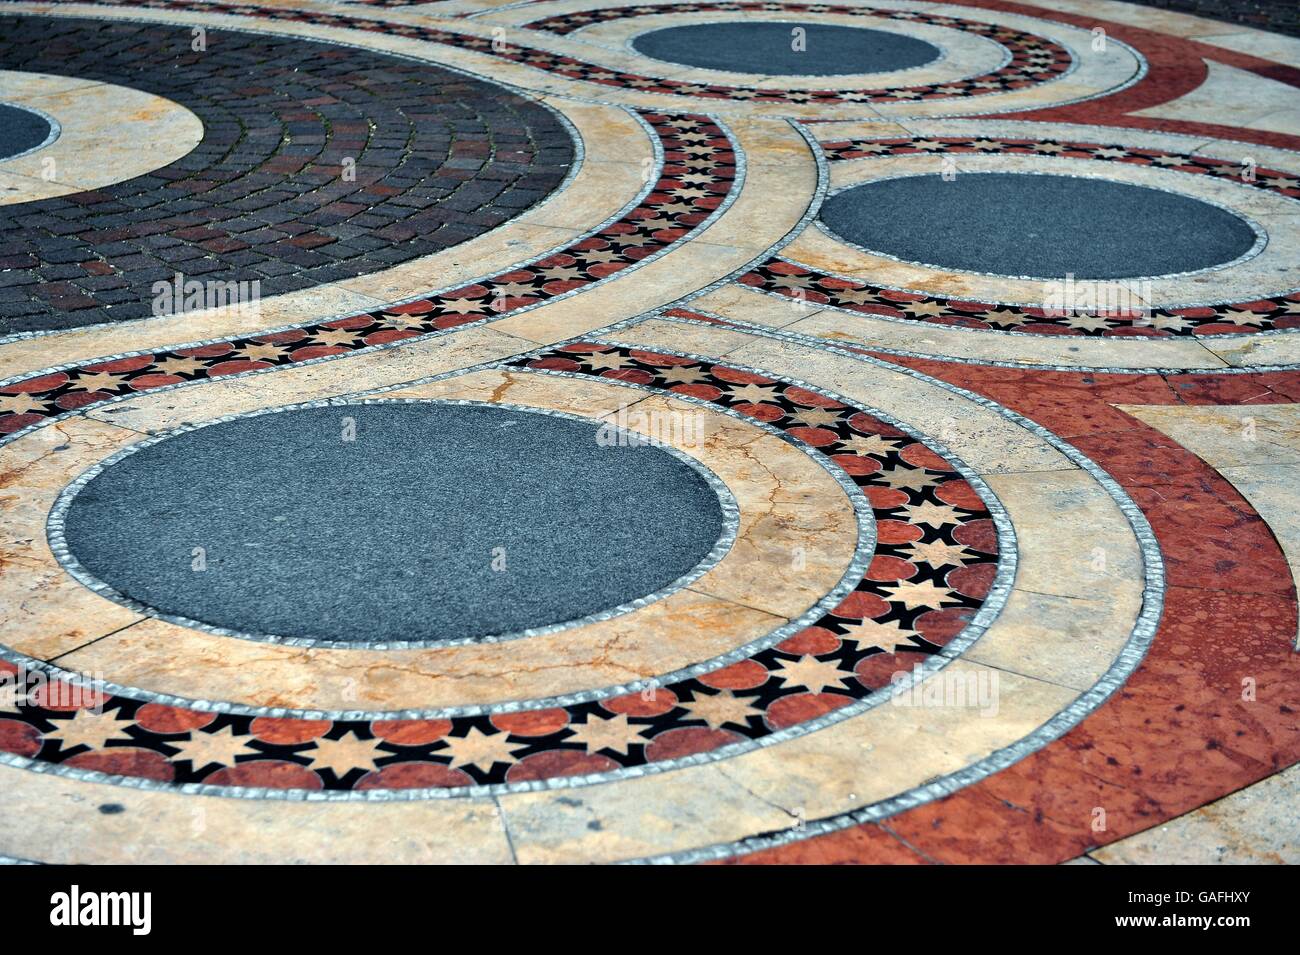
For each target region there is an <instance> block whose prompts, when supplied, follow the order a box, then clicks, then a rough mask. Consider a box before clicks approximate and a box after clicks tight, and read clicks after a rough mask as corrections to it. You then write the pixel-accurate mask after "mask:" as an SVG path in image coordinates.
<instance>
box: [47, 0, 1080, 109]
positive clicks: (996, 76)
mask: <svg viewBox="0 0 1300 955" xmlns="http://www.w3.org/2000/svg"><path fill="white" fill-rule="evenodd" d="M60 2H61V0H60ZM104 2H105V3H107V4H108V5H111V6H129V7H144V8H158V9H166V10H200V9H201V10H206V11H208V12H211V13H232V14H244V15H250V16H256V17H261V18H264V19H268V20H293V21H295V22H302V23H311V24H316V25H320V26H338V27H346V28H350V29H355V30H368V31H372V32H375V33H383V34H389V35H394V36H402V37H409V38H411V39H418V40H426V41H428V42H431V43H442V44H445V45H448V46H453V47H457V48H459V49H463V50H472V51H474V52H476V53H482V54H484V55H487V56H494V57H498V58H500V59H503V60H509V61H512V62H516V63H522V64H525V65H527V66H530V67H532V68H534V69H537V70H541V71H543V72H546V73H554V74H557V75H559V76H565V77H569V78H572V79H577V80H583V81H585V82H588V83H595V84H598V85H601V86H610V87H616V88H621V89H635V90H638V91H640V92H644V93H662V94H665V95H672V96H696V97H701V98H703V99H717V100H729V101H733V102H753V103H824V104H834V103H869V102H888V103H896V102H910V101H923V100H932V99H950V98H953V97H965V96H979V95H984V94H988V93H1005V92H1009V91H1012V90H1019V89H1026V88H1028V87H1031V86H1035V85H1037V84H1039V83H1045V82H1048V81H1050V80H1054V79H1057V78H1059V77H1061V76H1062V75H1064V74H1065V73H1067V72H1069V70H1070V69H1071V67H1072V65H1073V60H1072V59H1071V57H1070V53H1069V51H1068V50H1067V49H1066V48H1065V47H1063V46H1061V45H1060V44H1059V43H1055V42H1053V41H1052V40H1049V39H1047V38H1046V37H1040V36H1035V35H1033V34H1030V33H1024V32H1022V31H1020V30H1015V29H1012V28H1010V27H1003V26H998V25H995V24H990V23H980V22H978V21H974V20H965V19H961V18H957V17H948V16H941V15H937V14H930V13H920V12H914V11H910V10H875V9H872V8H864V7H845V6H840V5H835V4H802V3H794V4H768V3H754V4H748V3H737V4H707V3H706V4H694V3H689V4H679V5H676V9H677V10H680V11H682V12H695V11H698V10H704V11H713V10H719V11H724V12H735V11H739V12H748V11H751V10H758V11H761V12H776V13H784V12H792V13H803V12H813V11H816V12H827V13H843V14H847V15H865V16H874V17H884V18H886V19H891V20H902V21H914V22H916V23H924V24H929V25H931V26H941V27H948V28H951V29H954V30H962V31H965V32H967V33H971V34H973V35H975V36H982V37H986V38H987V39H990V40H993V41H994V42H996V43H1000V44H1001V45H1002V46H1004V47H1006V49H1007V51H1008V53H1009V54H1010V56H1009V59H1008V62H1007V64H1006V65H1005V66H1003V67H1001V68H1000V69H997V70H995V71H993V72H992V73H987V74H984V75H981V76H973V77H965V78H961V79H954V80H952V81H950V82H944V83H930V84H921V85H917V86H903V87H890V88H887V89H859V90H836V89H821V90H782V89H778V88H770V87H743V86H722V85H715V84H702V83H687V82H682V81H679V80H669V79H663V78H658V77H652V76H643V75H641V74H638V73H626V72H622V71H619V70H611V69H606V68H604V67H602V66H598V65H596V64H593V63H588V62H586V61H584V60H580V59H577V58H575V57H571V56H565V55H563V54H559V53H552V52H550V51H547V50H539V49H535V48H532V47H527V46H518V45H515V44H513V43H510V44H500V43H496V42H495V41H494V39H493V38H492V37H487V36H475V35H471V34H462V33H450V32H448V31H445V30H438V29H434V28H431V27H422V26H416V25H413V24H407V23H387V22H384V21H382V20H367V19H364V18H359V17H352V16H347V15H343V14H335V13H322V12H317V11H310V10H297V9H293V10H286V9H280V8H272V7H256V6H244V5H241V4H235V3H224V2H212V0H203V2H198V0H104ZM658 12H661V9H660V8H658V7H647V8H638V7H632V8H625V7H616V8H610V9H608V10H588V11H585V12H584V13H582V14H571V15H568V14H566V15H562V16H560V17H556V18H552V19H548V20H539V21H537V22H535V23H530V24H525V26H527V27H530V28H533V29H551V25H552V24H553V23H555V24H558V25H560V26H566V25H567V24H568V22H569V19H568V18H569V17H571V16H572V17H579V16H581V17H588V18H592V17H602V16H604V17H607V18H609V19H620V18H622V17H624V16H627V15H629V14H631V15H637V14H638V13H658ZM589 22H595V20H594V19H587V20H584V21H581V22H578V23H577V25H575V26H573V29H577V28H578V27H579V26H582V25H585V23H589ZM558 32H567V31H565V30H561V31H558Z"/></svg>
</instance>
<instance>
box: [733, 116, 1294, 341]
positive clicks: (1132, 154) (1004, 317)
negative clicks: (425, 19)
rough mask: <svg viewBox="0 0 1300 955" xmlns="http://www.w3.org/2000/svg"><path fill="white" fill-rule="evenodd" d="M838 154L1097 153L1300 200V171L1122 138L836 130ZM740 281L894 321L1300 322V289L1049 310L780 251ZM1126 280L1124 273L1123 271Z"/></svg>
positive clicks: (1168, 333) (1113, 333)
mask: <svg viewBox="0 0 1300 955" xmlns="http://www.w3.org/2000/svg"><path fill="white" fill-rule="evenodd" d="M818 146H819V148H820V149H821V151H822V155H823V156H824V157H825V158H826V160H828V161H830V162H854V161H867V160H871V159H877V158H884V157H889V156H917V155H985V156H989V155H994V156H1046V157H1050V158H1061V159H1088V160H1096V161H1100V162H1118V163H1125V164H1128V165H1137V166H1154V167H1158V168H1163V169H1169V170H1172V171H1175V172H1181V173H1186V174H1189V175H1203V176H1210V177H1213V178H1217V179H1224V180H1229V181H1235V182H1238V183H1241V184H1242V185H1244V186H1249V187H1253V188H1258V189H1262V190H1264V191H1266V192H1271V193H1274V194H1276V195H1280V196H1282V197H1284V198H1287V199H1294V200H1300V176H1295V175H1292V174H1290V173H1287V172H1285V171H1284V170H1279V169H1273V168H1271V167H1256V168H1254V169H1253V170H1251V175H1250V176H1244V175H1243V174H1244V173H1245V172H1246V169H1245V167H1244V166H1243V165H1242V164H1240V163H1233V162H1230V161H1228V160H1224V159H1215V158H1211V157H1204V156H1193V155H1191V154H1189V153H1178V152H1171V151H1168V150H1163V149H1146V148H1139V147H1129V146H1123V145H1118V144H1107V143H1092V142H1083V141H1073V140H1063V139H1062V140H1058V139H1032V138H1017V137H1006V136H910V137H893V138H859V139H843V140H829V141H826V142H821V143H819V144H818ZM736 281H737V282H738V283H740V284H742V285H746V286H748V287H750V288H754V289H758V290H759V291H763V292H767V293H770V294H775V295H780V296H784V297H787V298H793V299H795V300H797V301H802V302H806V303H808V304H811V305H817V306H830V307H832V308H838V309H843V310H845V311H851V312H859V313H862V314H868V315H875V316H878V317H881V318H885V319H890V320H894V321H919V322H927V323H930V324H935V325H945V326H949V327H955V328H963V329H971V330H976V331H990V330H992V331H1002V332H1012V333H1017V334H1034V335H1058V336H1060V335H1067V336H1068V335H1084V336H1105V337H1124V338H1139V337H1149V338H1168V337H1176V336H1218V335H1249V334H1252V333H1257V332H1261V331H1274V330H1277V331H1280V330H1287V329H1291V328H1295V327H1297V326H1300V290H1296V291H1293V292H1288V293H1286V294H1284V295H1275V296H1271V297H1263V298H1259V299H1253V300H1250V301H1242V302H1230V303H1221V304H1197V305H1186V306H1176V307H1162V308H1153V309H1150V310H1149V311H1148V312H1147V313H1146V314H1145V315H1138V316H1124V315H1112V314H1105V312H1104V310H1102V309H1091V310H1089V309H1073V310H1071V313H1070V314H1066V315H1048V314H1047V313H1046V312H1045V311H1044V309H1042V308H1037V307H1033V306H1025V305H1012V304H1007V303H1001V302H981V301H977V300H973V299H957V298H948V297H943V296H936V295H927V294H925V293H924V292H917V291H911V290H907V289H899V288H891V287H890V286H886V285H874V284H872V283H869V282H862V281H859V280H857V279H853V278H849V277H848V276H843V275H835V274H832V273H828V272H824V271H820V270H818V269H814V268H811V267H809V266H807V265H804V264H802V263H800V262H796V261H794V260H792V259H788V258H785V257H782V256H772V257H771V258H769V259H768V260H767V261H766V262H763V263H762V264H761V265H758V266H756V267H754V268H753V269H751V270H749V271H748V272H747V273H745V274H744V275H741V276H740V277H739V278H737V279H736ZM1116 281H1117V282H1118V283H1120V284H1122V283H1123V282H1124V281H1126V280H1123V279H1120V280H1116Z"/></svg>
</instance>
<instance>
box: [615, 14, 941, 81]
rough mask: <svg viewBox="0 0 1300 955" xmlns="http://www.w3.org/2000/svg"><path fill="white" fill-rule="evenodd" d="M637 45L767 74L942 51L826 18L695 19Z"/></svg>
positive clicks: (879, 63)
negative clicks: (762, 20) (778, 20)
mask: <svg viewBox="0 0 1300 955" xmlns="http://www.w3.org/2000/svg"><path fill="white" fill-rule="evenodd" d="M800 30H801V31H803V33H802V34H797V33H796V32H795V31H800ZM632 46H633V48H634V49H635V50H636V51H637V52H638V53H643V54H645V55H646V56H650V57H654V58H655V59H656V60H666V61H668V62H670V63H682V64H685V65H687V66H699V67H704V68H705V69H713V70H732V71H735V72H738V73H761V74H763V75H765V76H843V75H847V74H854V73H885V72H889V71H891V70H905V69H908V68H910V67H913V66H922V65H924V64H926V63H930V62H933V61H934V60H936V59H938V58H939V56H940V55H941V51H940V49H939V48H938V47H937V46H935V45H934V44H932V43H926V42H925V41H924V40H917V39H915V38H913V37H909V36H904V35H903V34H900V33H889V32H886V31H884V30H867V29H863V28H860V27H845V26H833V25H830V24H824V23H804V24H799V23H692V24H688V25H686V26H676V27H666V28H664V29H662V30H652V31H650V32H649V33H642V34H641V35H640V36H638V37H636V38H635V39H633V40H632Z"/></svg>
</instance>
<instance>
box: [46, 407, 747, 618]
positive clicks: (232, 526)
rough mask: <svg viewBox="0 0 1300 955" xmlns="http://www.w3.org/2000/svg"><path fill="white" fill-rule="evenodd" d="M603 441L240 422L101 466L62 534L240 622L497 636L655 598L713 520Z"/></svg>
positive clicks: (95, 557) (356, 418)
mask: <svg viewBox="0 0 1300 955" xmlns="http://www.w3.org/2000/svg"><path fill="white" fill-rule="evenodd" d="M353 428H354V429H355V438H353V439H349V438H348V437H347V434H346V433H345V432H349V433H350V429H353ZM602 442H603V437H602V432H601V431H600V425H599V424H597V423H595V422H586V421H578V420H572V419H565V418H559V417H556V416H553V415H545V414H538V413H534V412H524V411H514V410H509V409H497V408H486V407H477V406H459V405H450V404H429V403H411V404H372V405H355V406H354V405H348V406H339V407H325V408H313V409H301V410H292V411H286V412H282V413H276V414H269V415H260V416H255V417H248V418H242V419H239V420H236V421H233V422H226V423H222V424H218V425H213V426H211V427H207V428H201V429H198V430H195V431H190V432H185V433H182V434H180V435H178V436H176V437H174V438H171V439H170V440H165V441H162V442H160V443H158V444H155V445H152V446H150V447H148V448H145V449H144V450H141V451H139V452H136V453H134V454H131V455H128V456H127V457H125V458H123V459H122V460H121V461H120V462H119V463H117V464H116V465H114V466H111V467H109V468H107V469H105V470H104V471H103V472H102V473H101V474H100V475H99V476H98V477H96V478H95V479H93V480H92V481H91V482H90V483H89V484H88V485H87V486H86V487H85V488H84V489H83V490H82V491H81V493H80V494H79V495H77V497H76V498H75V499H74V500H73V504H72V506H71V508H70V509H69V512H68V516H67V539H68V543H69V548H70V550H71V552H72V554H73V555H74V556H75V557H76V559H77V560H78V561H80V562H81V564H82V565H84V566H85V567H86V568H87V570H89V571H90V572H91V573H92V574H95V575H96V576H98V577H100V578H102V579H103V580H104V581H106V582H107V583H108V584H109V585H111V586H112V587H114V588H115V589H116V590H118V591H119V592H121V593H124V594H126V595H127V596H129V597H131V598H133V599H135V600H138V601H141V602H142V603H144V604H147V605H149V606H151V607H155V608H157V609H158V610H160V611H162V612H164V613H168V614H173V615H178V616H183V617H187V618H190V619H193V620H197V621H200V622H203V623H207V624H210V625H214V626H218V627H223V628H229V629H232V630H237V631H243V632H250V633H255V634H274V635H279V636H288V637H299V638H315V639H325V640H333V641H366V642H372V641H387V640H416V641H446V640H456V639H463V638H472V637H481V636H485V635H491V634H499V633H508V632H512V631H517V630H522V629H526V628H529V627H538V626H544V625H547V624H554V623H560V622H563V621H566V620H572V619H574V618H577V617H582V616H584V615H587V614H591V613H594V612H597V611H601V610H606V609H609V608H612V607H615V606H617V605H619V604H622V603H626V602H628V601H630V600H634V599H636V598H638V597H643V596H645V595H647V594H650V593H653V592H655V591H656V590H658V589H660V588H662V587H664V586H666V585H668V584H671V583H672V582H673V581H675V580H676V579H677V578H679V577H681V576H682V575H683V574H686V573H687V572H689V571H690V570H691V569H692V568H693V567H695V566H696V565H697V564H698V563H699V562H700V560H701V559H702V558H704V557H705V556H706V555H707V554H708V553H709V551H710V550H711V548H712V547H713V546H714V544H715V543H716V542H717V540H718V538H719V537H720V536H721V534H722V525H721V508H720V506H719V502H718V498H717V495H716V493H715V492H714V491H713V489H712V488H711V487H710V486H709V484H708V483H707V482H706V481H705V480H704V478H702V477H701V476H700V474H699V473H698V472H697V471H695V470H694V469H693V468H692V467H690V466H689V465H687V464H685V463H683V462H682V461H680V460H679V459H677V458H676V457H674V456H672V455H670V454H668V453H667V452H666V451H664V450H662V449H660V448H657V447H654V446H651V445H642V446H635V445H633V446H618V445H613V446H607V445H606V444H604V443H602ZM195 548H202V549H203V558H204V560H205V562H206V569H204V570H202V571H196V570H194V569H192V564H193V562H194V557H193V551H194V549H195Z"/></svg>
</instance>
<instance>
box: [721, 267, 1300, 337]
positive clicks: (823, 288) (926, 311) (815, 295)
mask: <svg viewBox="0 0 1300 955" xmlns="http://www.w3.org/2000/svg"><path fill="white" fill-rule="evenodd" d="M737 282H739V283H740V284H742V285H746V286H749V287H750V288H755V289H759V290H761V291H764V292H771V293H773V294H775V295H783V296H786V297H788V298H792V299H795V300H796V301H800V302H804V303H806V304H808V305H810V306H820V305H829V306H831V307H833V308H842V309H846V310H847V311H851V312H861V313H862V314H865V315H879V316H881V317H882V318H890V319H897V320H901V321H917V322H927V323H930V324H934V325H948V326H952V327H957V328H971V329H995V330H998V331H1009V332H1025V333H1028V334H1037V335H1092V336H1095V335H1104V336H1135V335H1136V336H1150V337H1153V338H1157V337H1169V336H1178V335H1205V336H1209V335H1241V334H1247V333H1250V332H1257V331H1263V330H1266V329H1286V328H1295V327H1296V326H1297V325H1300V292H1294V293H1292V294H1290V295H1286V296H1282V297H1278V298H1264V299H1259V300H1258V301H1253V302H1234V303H1232V304H1229V305H1202V306H1189V307H1187V308H1172V309H1169V308H1156V309H1151V310H1150V311H1149V312H1147V313H1145V314H1138V315H1127V314H1108V313H1107V312H1106V311H1104V310H1093V311H1088V310H1084V309H1080V310H1077V311H1072V312H1071V314H1067V315H1054V314H1050V313H1049V311H1048V310H1046V309H1043V308H1035V307H1029V306H1021V305H1004V304H998V303H990V302H969V301H961V300H958V299H951V298H938V297H935V296H931V295H923V294H920V293H917V292H905V291H901V290H899V289H892V288H888V287H885V286H880V285H871V284H869V283H867V282H859V281H857V280H855V279H849V278H845V277H843V276H837V275H827V274H826V273H824V272H818V271H816V270H814V269H810V268H807V267H806V266H803V265H800V264H798V263H796V262H791V261H789V260H787V259H784V258H781V257H779V256H777V257H774V258H771V259H769V260H768V261H766V262H764V263H763V264H762V265H760V266H758V267H757V268H755V269H753V270H751V271H749V272H747V273H746V274H744V275H742V276H741V277H740V278H739V279H737Z"/></svg>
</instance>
